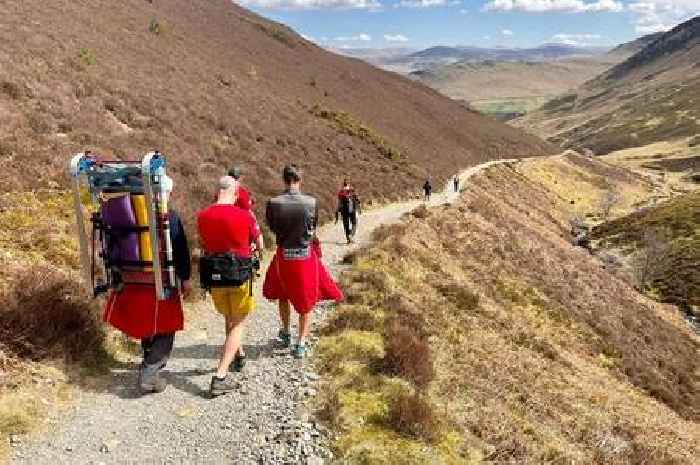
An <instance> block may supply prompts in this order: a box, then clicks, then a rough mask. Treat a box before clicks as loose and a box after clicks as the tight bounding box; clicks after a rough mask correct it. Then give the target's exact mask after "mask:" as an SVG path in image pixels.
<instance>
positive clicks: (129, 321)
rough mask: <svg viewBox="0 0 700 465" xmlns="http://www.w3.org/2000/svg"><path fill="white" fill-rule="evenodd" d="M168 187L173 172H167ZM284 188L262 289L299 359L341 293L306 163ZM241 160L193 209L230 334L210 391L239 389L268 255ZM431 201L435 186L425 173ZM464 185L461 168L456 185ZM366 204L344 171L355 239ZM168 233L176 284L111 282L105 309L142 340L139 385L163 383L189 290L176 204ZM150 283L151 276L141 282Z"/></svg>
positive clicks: (345, 211)
mask: <svg viewBox="0 0 700 465" xmlns="http://www.w3.org/2000/svg"><path fill="white" fill-rule="evenodd" d="M167 180H168V184H169V189H170V190H172V187H173V186H172V184H173V183H172V180H170V178H167ZM282 180H283V182H284V186H285V189H284V191H283V193H282V194H280V195H278V196H276V197H273V198H272V199H270V200H269V201H268V202H267V205H266V208H265V221H266V224H267V226H268V227H269V229H270V231H271V232H272V233H273V234H274V236H275V239H276V243H277V248H276V251H275V254H274V256H273V257H272V261H271V264H270V266H269V268H268V269H267V272H266V274H265V279H264V282H263V292H262V293H263V296H264V297H265V298H266V299H268V300H271V301H277V302H278V310H279V318H280V330H279V333H278V334H277V342H278V344H279V345H281V346H282V347H284V348H290V349H291V353H292V355H293V356H294V357H295V358H298V359H302V358H304V356H305V355H306V353H307V345H306V344H307V338H308V335H309V330H310V326H311V315H312V311H313V309H314V307H315V306H316V304H317V303H318V302H319V301H323V300H334V301H340V300H342V298H343V293H342V291H341V290H340V289H339V287H338V285H337V284H336V282H335V281H334V280H333V278H332V277H331V275H330V273H329V272H328V270H327V269H326V267H325V266H324V265H323V263H322V261H321V256H322V252H321V246H320V242H319V240H318V238H317V236H316V227H317V225H318V222H319V219H318V218H319V217H318V202H317V200H316V199H315V198H314V197H312V196H310V195H307V194H303V193H302V192H301V183H302V171H301V169H300V168H299V167H297V166H295V165H288V166H286V167H284V169H283V172H282ZM241 181H242V173H241V169H240V168H238V167H234V168H233V169H231V170H230V171H229V172H228V174H227V175H225V176H222V177H221V178H220V179H219V180H218V184H217V186H216V188H217V194H216V198H215V201H214V203H213V204H212V205H210V206H209V207H207V208H205V209H203V210H202V211H200V212H199V213H198V215H197V229H198V233H199V240H200V245H201V249H202V254H201V256H200V259H199V278H200V286H201V287H202V289H204V290H206V291H208V292H210V293H211V297H212V301H213V304H214V307H215V308H216V310H217V311H218V312H219V313H220V314H221V315H223V317H224V322H225V331H226V337H225V341H224V344H223V349H222V352H221V357H220V359H219V362H218V365H217V368H216V372H215V373H214V375H213V376H212V378H211V384H210V387H209V392H210V394H211V396H218V395H221V394H225V393H227V392H230V391H232V390H235V389H237V388H238V386H239V383H238V382H237V381H236V380H235V379H234V378H233V377H232V376H231V374H230V370H232V371H234V372H240V371H242V370H243V367H244V366H245V363H246V354H245V351H244V348H243V343H242V341H243V334H244V331H245V325H246V322H247V319H248V317H249V315H250V314H251V313H252V312H253V310H254V309H255V306H256V301H255V297H254V294H253V277H254V276H255V275H256V274H257V270H258V269H259V267H260V263H261V262H262V258H263V253H264V250H265V244H264V243H263V235H262V232H261V229H260V226H259V225H258V221H257V219H256V217H255V214H254V213H253V206H254V205H255V199H254V198H253V197H252V196H251V194H250V192H249V191H248V189H246V188H245V187H244V186H243V185H242V182H241ZM423 187H424V191H425V198H426V201H428V200H430V194H431V192H432V186H431V184H430V180H427V181H426V182H425V185H424V186H423ZM458 188H459V180H458V178H456V177H455V179H454V189H455V191H457V190H458ZM360 213H361V203H360V199H359V197H358V195H357V192H356V191H355V188H354V187H353V186H352V185H351V184H350V183H349V181H348V180H344V182H343V186H342V188H341V189H340V191H339V192H338V195H337V208H336V214H335V222H336V223H338V221H339V218H341V217H342V222H343V229H344V232H345V238H346V240H347V242H348V244H350V243H352V242H354V240H355V235H356V233H357V227H358V215H360ZM168 220H169V229H168V231H169V232H168V234H166V235H168V236H169V239H170V245H171V246H172V262H171V264H172V266H173V268H174V271H175V275H176V276H177V278H178V279H177V282H178V283H179V285H178V286H177V289H176V290H175V291H174V292H173V293H172V294H171V295H169V296H168V297H167V298H165V299H164V300H159V299H158V298H156V292H155V289H154V286H153V285H148V282H140V283H135V284H134V283H128V284H127V283H121V284H120V285H119V286H118V287H116V288H114V289H112V290H111V291H110V294H109V297H108V299H107V303H106V307H105V314H104V318H105V321H107V322H108V323H109V324H111V325H112V326H114V327H115V328H117V329H119V330H121V331H122V332H124V333H125V334H127V335H128V336H130V337H133V338H136V339H140V340H141V347H142V350H143V361H142V363H141V367H140V370H139V377H138V388H139V389H140V391H141V393H143V394H148V393H156V392H162V391H163V390H164V389H165V388H166V384H167V383H166V381H165V379H164V378H163V377H162V376H161V371H162V370H163V368H164V367H165V365H166V363H167V361H168V358H169V357H170V355H171V353H172V350H173V343H174V339H175V333H176V332H177V331H180V330H182V329H183V327H184V314H183V306H182V297H187V296H188V295H189V294H190V293H191V292H192V284H191V272H192V266H191V258H190V250H189V245H188V240H187V236H186V233H185V228H184V227H183V224H182V221H181V219H180V218H179V217H178V215H177V214H176V213H175V212H174V211H172V210H171V211H169V213H168ZM144 284H146V285H144ZM292 307H293V308H294V310H295V312H296V313H297V314H298V334H297V337H296V340H295V343H294V345H292V335H291V331H290V323H291V313H292V312H291V309H292Z"/></svg>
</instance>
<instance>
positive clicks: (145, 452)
mask: <svg viewBox="0 0 700 465" xmlns="http://www.w3.org/2000/svg"><path fill="white" fill-rule="evenodd" d="M507 161H513V160H500V161H495V162H489V163H484V164H482V165H478V166H475V167H472V168H469V169H467V170H465V171H463V172H462V173H460V180H461V185H462V187H464V184H465V183H466V181H467V180H468V179H469V177H470V176H472V175H473V174H475V173H477V172H478V171H480V170H482V169H485V168H487V167H489V166H492V165H494V164H497V163H503V162H507ZM455 198H457V193H455V192H453V188H452V180H451V179H450V180H448V183H447V185H446V186H445V189H444V191H443V192H441V193H436V194H434V195H433V196H432V199H431V201H430V202H429V205H431V206H435V205H440V204H443V203H446V202H451V201H453V200H454V199H455ZM422 203H423V202H422V201H419V200H413V201H406V202H401V203H395V204H391V205H387V206H383V207H381V208H377V209H374V210H370V211H368V212H366V213H364V214H363V215H362V216H361V217H360V220H359V230H358V234H357V237H356V243H355V244H353V245H351V246H348V245H346V244H345V239H344V235H343V232H342V227H341V226H340V225H333V224H329V225H326V226H324V227H322V228H321V229H320V232H319V236H320V238H321V241H322V246H323V250H324V261H325V262H326V264H327V265H328V266H329V268H330V269H331V271H332V273H333V274H334V275H336V276H337V275H338V274H339V273H340V272H342V269H343V266H342V265H341V264H340V261H341V259H342V258H343V256H344V255H345V254H347V253H348V252H349V251H351V250H354V249H356V248H358V247H361V246H362V245H365V244H368V243H369V242H370V237H371V233H372V231H374V230H375V229H376V228H377V227H379V226H381V225H384V224H388V223H393V222H396V221H398V220H399V219H400V218H401V216H402V215H403V214H404V213H406V212H408V211H410V210H412V209H414V208H415V207H417V206H419V205H420V204H422ZM260 284H261V280H258V283H257V289H256V295H258V296H260ZM331 308H332V306H330V305H323V306H321V307H320V308H319V309H318V311H317V313H316V322H315V327H317V325H318V324H319V323H320V322H321V321H322V320H323V318H324V316H325V314H326V313H327V312H328V311H330V310H331ZM187 317H188V322H187V327H186V331H184V332H181V333H179V334H178V335H177V336H176V340H175V349H174V351H173V355H172V358H171V360H170V362H169V363H168V367H167V368H166V370H165V373H164V376H165V378H166V379H167V381H168V384H169V386H168V389H167V390H166V391H165V392H164V393H162V394H158V395H151V396H146V397H140V396H139V395H138V393H137V391H136V389H135V378H136V375H135V369H136V363H135V362H134V364H133V365H132V366H128V367H120V368H114V369H112V370H111V379H110V380H109V382H108V383H106V384H107V386H106V387H105V388H104V389H98V390H95V391H87V390H77V392H76V398H75V402H74V405H73V406H72V407H71V409H70V410H69V411H67V412H61V414H60V416H58V415H57V416H55V417H54V418H51V419H50V421H49V425H50V426H49V427H48V430H47V431H45V432H43V433H40V434H36V435H34V436H32V437H29V438H25V439H24V440H23V442H22V443H21V445H19V446H18V447H15V448H14V449H13V451H12V455H11V460H12V463H15V464H32V465H38V464H52V465H56V464H108V463H109V464H122V463H141V464H156V463H159V464H160V463H172V464H185V463H187V464H192V463H197V464H200V463H201V464H204V463H206V464H218V463H236V464H266V463H308V464H319V463H323V462H324V461H325V460H326V459H327V458H329V457H330V452H329V451H328V449H327V448H326V447H325V445H326V444H328V442H329V440H328V437H327V435H328V434H329V433H328V432H327V431H325V430H324V429H323V427H322V426H320V425H316V424H315V423H313V420H312V419H311V418H309V416H308V413H307V412H305V410H304V407H303V404H304V401H305V399H308V398H309V397H312V396H314V395H315V389H314V384H315V381H317V379H318V377H317V375H315V374H314V373H312V372H310V370H311V366H312V361H311V360H308V359H307V360H305V361H297V360H294V359H293V358H291V357H290V356H289V351H288V350H280V349H278V348H276V347H275V344H274V340H273V338H274V337H275V336H276V334H277V331H278V328H279V323H278V318H277V314H276V307H275V306H274V304H272V303H270V302H267V301H266V300H264V299H263V298H262V297H260V298H259V299H258V307H257V309H256V311H255V312H254V313H253V314H252V316H251V317H250V321H249V324H248V331H247V335H246V338H245V347H246V351H247V353H248V360H249V362H248V364H247V366H246V369H245V371H244V373H243V375H242V376H241V375H236V376H238V377H239V379H241V381H242V384H243V387H242V389H241V390H240V391H238V392H235V393H231V394H229V395H226V396H222V397H219V398H217V399H214V400H210V399H209V398H207V395H206V394H207V390H208V387H209V381H210V379H211V376H212V372H213V369H214V367H215V363H216V360H217V357H218V352H219V348H220V344H221V343H222V342H223V322H222V320H221V317H220V316H219V315H218V314H217V313H216V312H215V311H214V310H213V308H212V307H211V304H210V303H209V302H208V301H205V302H204V303H202V304H198V305H196V308H188V315H187ZM311 342H312V344H313V343H314V342H315V338H312V341H311Z"/></svg>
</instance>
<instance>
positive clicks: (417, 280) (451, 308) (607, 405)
mask: <svg viewBox="0 0 700 465" xmlns="http://www.w3.org/2000/svg"><path fill="white" fill-rule="evenodd" d="M569 208H570V204H569V202H568V201H566V200H565V199H562V198H561V197H560V196H558V195H556V194H554V193H552V192H551V191H549V190H548V189H546V188H545V187H543V186H542V185H541V184H539V183H538V182H535V181H533V180H531V179H529V178H527V177H524V176H523V175H521V174H519V173H518V172H517V171H516V170H514V169H512V168H509V167H496V168H491V169H489V170H488V171H486V172H485V173H484V174H481V175H478V176H476V177H475V178H472V180H471V181H470V183H469V186H468V187H467V189H466V191H465V192H464V194H463V197H462V199H461V202H459V203H458V204H456V205H454V206H446V207H443V208H441V209H436V210H425V209H418V210H416V211H414V212H413V214H412V215H410V216H409V217H408V218H406V220H405V222H403V223H402V224H399V225H395V226H391V227H388V228H385V229H384V230H383V231H381V232H379V233H378V234H377V236H376V240H377V244H376V246H375V247H373V248H372V249H370V250H366V251H364V252H361V253H359V254H357V255H355V256H353V257H350V258H349V260H351V261H352V263H353V268H352V271H350V272H349V273H348V274H347V275H346V278H345V279H346V289H347V291H348V301H347V303H345V304H343V305H341V306H340V307H339V309H338V311H337V314H336V316H335V318H334V319H333V320H332V321H330V323H329V324H328V326H327V328H326V330H325V336H324V337H323V338H322V339H321V341H320V343H319V348H318V349H317V350H318V353H319V368H320V369H321V370H323V371H324V372H325V373H326V374H327V375H329V376H330V377H331V381H330V382H329V385H328V386H327V388H326V390H325V392H326V393H327V395H326V396H325V399H324V400H323V401H322V402H320V405H319V409H320V410H319V414H320V415H321V416H322V417H324V418H325V419H326V420H327V421H329V422H330V423H331V424H333V425H334V426H335V427H336V428H337V429H338V430H339V431H341V432H342V434H341V435H340V437H339V439H338V440H337V442H336V448H337V452H338V454H339V461H340V462H341V463H366V464H369V463H372V464H378V463H385V464H393V463H413V464H422V463H448V464H450V463H454V464H457V463H460V464H463V463H470V464H479V463H483V464H486V463H489V464H514V463H518V464H542V463H558V464H575V463H586V464H600V465H603V464H605V465H608V464H639V465H641V464H645V465H657V464H658V465H661V464H664V465H668V464H688V465H690V464H693V463H695V461H696V458H697V456H698V455H699V454H700V439H699V438H700V429H699V428H698V422H697V421H698V419H699V418H700V411H699V410H698V405H700V397H699V392H698V390H697V386H698V382H700V380H699V379H698V376H699V373H700V372H699V369H700V366H699V365H698V359H697V352H698V350H699V349H700V339H698V337H697V335H695V334H694V333H692V332H691V331H690V330H689V328H688V326H687V325H686V323H685V322H684V321H683V319H682V318H681V317H680V315H679V314H678V312H677V311H676V310H675V309H674V308H673V307H671V306H666V305H662V304H658V303H656V302H654V301H652V300H649V299H647V298H645V297H643V296H641V295H640V294H639V293H637V291H636V290H635V289H634V287H633V286H632V284H631V283H629V282H628V281H626V280H625V279H624V278H622V277H618V276H617V275H614V274H611V273H610V271H608V270H606V267H605V266H603V264H602V263H601V262H600V261H599V260H598V259H597V258H595V257H593V256H591V255H590V254H588V253H587V252H586V251H585V250H583V249H580V248H574V247H572V246H571V245H570V237H569V224H568V219H569V217H570V215H571V212H570V210H569Z"/></svg>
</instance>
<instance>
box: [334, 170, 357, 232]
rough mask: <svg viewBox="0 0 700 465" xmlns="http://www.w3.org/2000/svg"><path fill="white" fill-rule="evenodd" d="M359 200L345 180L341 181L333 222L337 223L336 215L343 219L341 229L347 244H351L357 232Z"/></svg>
mask: <svg viewBox="0 0 700 465" xmlns="http://www.w3.org/2000/svg"><path fill="white" fill-rule="evenodd" d="M360 209H361V206H360V199H359V198H358V197H357V193H356V192H355V189H354V188H353V187H352V186H350V184H349V183H348V181H347V179H346V180H345V181H343V187H342V188H341V189H340V191H339V192H338V208H337V209H336V211H335V222H336V223H338V215H340V216H342V217H343V228H344V229H345V238H346V239H347V241H348V244H350V243H351V242H353V238H354V237H355V233H356V232H357V215H359V214H360Z"/></svg>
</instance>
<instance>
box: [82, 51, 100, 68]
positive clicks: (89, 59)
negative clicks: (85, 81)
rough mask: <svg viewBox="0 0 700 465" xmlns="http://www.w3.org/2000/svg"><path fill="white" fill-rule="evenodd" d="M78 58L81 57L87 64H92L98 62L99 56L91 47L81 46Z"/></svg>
mask: <svg viewBox="0 0 700 465" xmlns="http://www.w3.org/2000/svg"><path fill="white" fill-rule="evenodd" d="M78 58H80V61H81V62H82V63H83V64H85V65H87V66H92V65H94V64H96V63H97V56H96V55H95V52H94V51H93V50H91V49H89V48H81V49H80V51H79V52H78Z"/></svg>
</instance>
